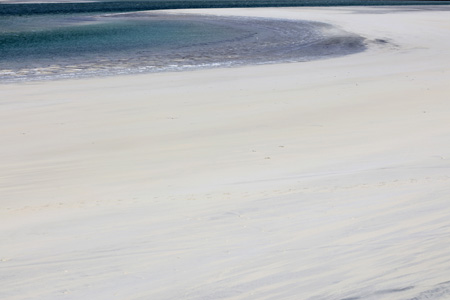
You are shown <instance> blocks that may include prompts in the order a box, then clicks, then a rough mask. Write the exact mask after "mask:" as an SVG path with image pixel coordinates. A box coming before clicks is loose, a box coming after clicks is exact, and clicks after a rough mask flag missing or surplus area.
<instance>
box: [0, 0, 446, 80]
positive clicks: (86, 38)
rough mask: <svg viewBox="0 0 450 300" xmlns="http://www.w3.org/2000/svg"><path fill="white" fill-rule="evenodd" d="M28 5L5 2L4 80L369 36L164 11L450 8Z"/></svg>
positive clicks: (0, 50) (300, 52)
mask: <svg viewBox="0 0 450 300" xmlns="http://www.w3.org/2000/svg"><path fill="white" fill-rule="evenodd" d="M23 2H25V3H16V2H14V1H9V0H7V1H3V2H0V3H1V4H0V82H15V81H29V80H45V79H62V78H78V77H89V76H108V75H117V74H135V73H148V72H162V71H179V70H188V69H198V68H211V67H227V66H236V65H245V64H264V63H275V62H290V61H297V62H298V61H307V60H313V59H321V58H327V57H333V56H339V55H348V54H352V53H357V52H360V51H363V50H364V49H365V43H364V39H363V38H362V37H359V36H356V35H354V34H352V33H348V32H343V31H339V30H337V29H336V28H333V27H331V26H330V25H328V24H323V23H315V22H303V21H286V20H274V19H262V18H237V17H235V18H232V17H220V18H219V17H211V16H210V17H208V16H195V15H182V14H179V15H176V14H164V13H161V12H159V10H160V9H167V8H170V9H177V8H199V7H257V6H305V5H315V6H336V5H361V4H364V5H374V4H377V5H381V4H384V5H394V4H396V5H398V4H402V5H417V4H447V3H448V2H446V1H351V0H350V1H340V0H334V1H333V0H323V1H322V0H314V1H312V0H298V1H294V0H291V1H286V0H280V1H275V0H252V1H237V0H236V1H232V0H230V1H222V0H216V1H214V0H213V1H204V0H190V1H179V0H169V1H159V0H148V1H126V0H122V1H114V2H110V1H95V2H79V3H76V2H64V3H36V2H33V1H28V2H27V1H23ZM143 10H146V11H145V12H143Z"/></svg>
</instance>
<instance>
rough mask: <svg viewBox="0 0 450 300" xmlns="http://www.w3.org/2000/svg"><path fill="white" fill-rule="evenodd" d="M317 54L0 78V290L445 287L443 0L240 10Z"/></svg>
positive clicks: (188, 292) (448, 266) (350, 292)
mask: <svg viewBox="0 0 450 300" xmlns="http://www.w3.org/2000/svg"><path fill="white" fill-rule="evenodd" d="M183 12H184V13H202V14H217V15H219V14H220V15H244V16H265V17H274V18H289V19H303V20H316V21H321V22H326V23H330V24H334V25H336V26H339V27H340V28H343V29H345V30H347V31H350V32H355V33H357V34H360V35H362V36H364V37H365V38H367V42H368V50H367V51H365V52H363V53H359V54H355V55H350V56H346V57H340V58H333V59H327V60H321V61H313V62H303V63H290V64H277V65H263V66H247V67H239V68H225V69H211V70H200V71H193V72H178V73H161V74H147V75H139V76H123V77H110V78H95V79H83V80H62V81H50V82H34V83H18V84H7V85H1V86H0V105H1V110H0V134H1V145H2V146H1V148H0V165H1V168H0V195H1V200H0V201H1V206H0V241H1V243H0V298H1V299H8V300H13V299H45V300H48V299H108V300H110V299H355V300H356V299H448V298H449V297H450V281H449V280H450V271H449V270H450V255H449V250H448V249H449V247H450V218H449V216H450V206H449V205H448V199H449V194H450V101H449V96H450V85H449V82H450V58H449V56H448V53H449V51H450V39H449V38H448V34H449V32H450V11H449V10H448V9H445V8H444V7H437V8H432V7H427V9H422V8H420V7H417V8H411V7H408V8H405V7H402V8H399V7H397V8H395V7H387V8H386V7H385V8H383V7H378V8H369V7H353V8H278V9H274V8H258V9H221V10H186V11H183Z"/></svg>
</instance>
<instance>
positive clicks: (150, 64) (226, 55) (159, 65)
mask: <svg viewBox="0 0 450 300" xmlns="http://www.w3.org/2000/svg"><path fill="white" fill-rule="evenodd" d="M174 12H175V11H172V12H168V13H166V14H161V13H159V14H154V12H148V13H136V12H134V13H121V14H111V15H103V16H91V17H90V18H93V19H95V20H97V21H98V20H103V19H104V20H108V19H112V20H114V18H117V17H120V18H122V19H126V20H134V19H136V18H137V19H139V20H144V21H145V20H146V18H148V19H149V20H152V21H154V20H155V19H158V20H162V21H163V22H164V21H167V22H170V21H171V20H177V22H180V21H181V22H191V23H197V24H203V26H210V25H214V26H215V27H217V28H221V27H222V28H227V27H228V28H230V29H232V30H233V31H235V32H236V33H235V34H234V35H235V36H236V37H232V38H231V39H223V40H219V41H215V42H206V43H201V42H195V43H193V44H190V45H189V44H188V45H185V46H178V45H177V44H174V46H167V48H162V49H160V50H146V49H144V48H142V46H141V47H137V48H136V49H127V50H126V51H121V52H117V51H115V52H108V50H105V52H100V53H95V52H92V53H81V55H79V56H74V54H71V55H69V54H67V55H66V56H61V57H59V58H58V57H53V58H52V60H51V62H49V61H48V59H45V60H43V62H40V60H39V58H36V59H34V60H33V61H32V62H30V64H32V65H33V66H32V67H31V66H30V67H20V65H23V64H24V63H23V62H22V61H21V60H20V57H19V58H16V59H17V60H18V61H19V62H20V65H19V67H15V63H14V60H10V61H9V62H7V63H6V67H5V66H4V69H3V70H0V82H3V83H7V82H14V81H36V80H38V81H39V80H54V79H68V78H89V77H98V76H114V75H124V74H139V73H156V72H167V71H186V70H197V69H205V68H217V67H233V66H244V65H257V64H273V63H284V62H300V61H309V60H317V59H325V58H332V57H337V56H344V55H349V54H354V53H358V52H361V51H364V50H365V47H366V45H365V42H364V38H362V37H360V36H357V35H355V34H352V33H348V32H345V31H343V30H340V29H338V28H336V27H333V26H331V25H328V24H325V23H319V22H312V21H301V20H282V19H278V20H277V19H266V18H255V17H254V18H248V17H231V16H228V17H226V16H223V17H212V16H207V15H193V14H176V13H174ZM84 57H85V58H84ZM41 60H42V59H41ZM3 65H5V63H4V64H3Z"/></svg>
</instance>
